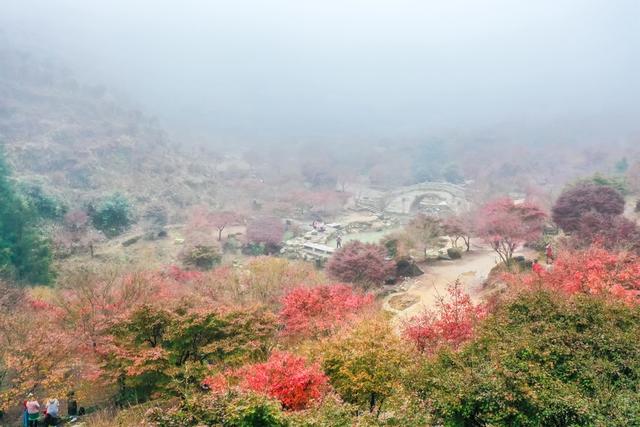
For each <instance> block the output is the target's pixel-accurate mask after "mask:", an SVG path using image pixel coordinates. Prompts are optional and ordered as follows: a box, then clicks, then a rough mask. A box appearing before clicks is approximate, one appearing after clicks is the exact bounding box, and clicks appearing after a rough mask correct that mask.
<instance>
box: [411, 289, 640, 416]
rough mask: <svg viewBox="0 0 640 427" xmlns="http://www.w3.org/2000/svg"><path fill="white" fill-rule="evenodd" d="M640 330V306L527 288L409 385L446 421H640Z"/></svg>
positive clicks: (425, 369) (442, 354)
mask: <svg viewBox="0 0 640 427" xmlns="http://www.w3.org/2000/svg"><path fill="white" fill-rule="evenodd" d="M639 334H640V310H639V309H638V307H637V306H636V305H633V306H629V305H624V304H623V303H612V302H607V301H605V300H604V299H601V298H598V297H592V296H585V295H579V296H577V297H574V298H566V297H565V296H564V295H560V294H555V293H553V292H549V291H535V292H526V293H523V294H521V295H520V296H518V297H516V298H515V299H513V300H512V301H509V302H507V303H504V304H503V305H502V306H500V307H499V308H498V309H497V310H496V311H495V313H494V314H493V315H492V316H490V317H489V318H488V319H487V320H486V321H485V322H484V323H483V324H482V325H481V327H480V329H479V331H478V332H477V336H476V337H475V339H474V340H473V341H472V342H471V343H470V344H469V345H467V346H466V347H465V348H463V350H462V351H460V352H459V353H455V352H451V351H449V350H445V351H442V352H441V353H440V354H438V356H437V358H436V359H435V360H434V362H433V363H426V364H425V367H424V369H423V371H422V374H421V376H420V379H419V380H417V381H413V382H412V383H413V384H416V385H417V390H418V391H419V393H420V394H421V396H423V398H424V399H428V400H429V401H430V402H432V404H433V412H434V415H435V416H436V418H437V419H439V420H440V422H442V423H443V424H445V425H451V426H454V425H456V426H462V425H519V426H578V425H579V426H589V425H608V426H614V425H620V426H622V425H637V424H638V423H640V394H638V379H639V378H640V345H639V344H638V340H637V337H638V336H639Z"/></svg>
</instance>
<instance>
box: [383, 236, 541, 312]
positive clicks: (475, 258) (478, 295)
mask: <svg viewBox="0 0 640 427" xmlns="http://www.w3.org/2000/svg"><path fill="white" fill-rule="evenodd" d="M516 255H525V256H526V257H528V258H531V257H533V256H535V252H534V251H532V250H529V249H525V250H520V251H518V252H517V253H516ZM498 262H499V258H498V255H497V254H496V253H495V252H494V251H493V250H491V249H490V248H489V247H488V246H484V245H475V244H474V245H472V248H471V252H466V253H464V254H463V257H462V259H458V260H452V261H444V260H443V261H437V262H434V263H429V264H421V265H420V267H421V268H422V270H423V271H424V272H425V274H423V275H422V276H419V277H415V278H413V279H408V281H407V282H405V284H404V285H403V286H404V288H405V289H406V290H404V291H400V292H394V293H392V294H390V295H388V296H387V297H386V298H385V299H384V301H383V308H384V309H385V310H387V311H389V312H391V313H394V314H395V318H394V321H395V322H396V323H397V324H400V323H402V322H403V321H405V320H408V319H409V318H411V317H413V316H415V315H416V314H418V313H420V312H422V311H423V310H425V309H431V308H433V307H434V306H435V304H436V302H437V300H438V298H439V297H441V296H444V295H446V291H447V286H448V285H449V283H452V282H454V281H455V280H456V279H459V280H460V282H461V283H462V284H463V286H464V290H465V291H466V292H467V293H468V294H469V295H470V296H471V298H472V300H474V301H475V302H478V301H480V300H482V298H483V297H484V296H485V295H486V294H487V290H486V289H483V287H482V284H483V283H484V281H485V280H486V279H487V276H488V275H489V273H490V272H491V269H492V268H493V267H495V266H496V265H497V264H498ZM401 296H402V297H403V298H406V299H408V300H415V303H414V304H412V305H409V306H408V307H406V308H402V309H400V310H398V309H395V308H393V307H392V306H391V304H389V302H390V300H391V299H393V298H394V297H401Z"/></svg>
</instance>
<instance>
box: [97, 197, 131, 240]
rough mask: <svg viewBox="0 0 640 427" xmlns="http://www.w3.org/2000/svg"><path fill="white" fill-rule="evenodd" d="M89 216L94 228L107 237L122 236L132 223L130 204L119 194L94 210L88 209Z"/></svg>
mask: <svg viewBox="0 0 640 427" xmlns="http://www.w3.org/2000/svg"><path fill="white" fill-rule="evenodd" d="M89 214H90V216H91V220H92V222H93V225H94V227H95V228H96V229H98V230H100V231H102V232H103V233H104V234H105V235H106V236H108V237H115V236H117V235H119V234H122V233H123V232H124V231H125V230H127V229H128V228H129V227H130V226H131V224H133V223H134V217H133V210H132V207H131V204H130V202H129V200H127V198H126V197H124V196H123V195H121V194H114V195H113V196H111V197H109V198H108V199H106V200H104V201H102V203H100V204H99V205H98V207H96V208H95V209H89Z"/></svg>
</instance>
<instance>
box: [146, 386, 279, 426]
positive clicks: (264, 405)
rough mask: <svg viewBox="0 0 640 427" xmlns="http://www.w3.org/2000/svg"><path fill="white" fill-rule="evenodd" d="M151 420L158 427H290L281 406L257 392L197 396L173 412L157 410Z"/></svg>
mask: <svg viewBox="0 0 640 427" xmlns="http://www.w3.org/2000/svg"><path fill="white" fill-rule="evenodd" d="M147 419H148V420H149V421H150V423H151V425H152V426H156V427H192V426H196V425H207V426H218V425H224V426H229V427H251V426H260V427H284V426H286V425H287V423H286V419H285V416H284V414H283V412H282V410H281V409H280V404H279V403H278V402H277V401H275V400H271V399H269V398H267V397H265V396H262V395H260V394H256V393H244V392H237V391H230V392H229V393H223V394H215V393H211V394H208V395H196V396H193V397H191V398H189V399H186V400H184V401H183V402H182V404H181V406H179V407H177V408H173V409H169V410H165V409H162V408H153V409H151V410H149V412H148V413H147Z"/></svg>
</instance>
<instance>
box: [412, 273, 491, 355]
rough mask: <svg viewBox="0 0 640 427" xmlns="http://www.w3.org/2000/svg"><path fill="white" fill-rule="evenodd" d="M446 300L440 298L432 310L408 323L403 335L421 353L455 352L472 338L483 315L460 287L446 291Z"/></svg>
mask: <svg viewBox="0 0 640 427" xmlns="http://www.w3.org/2000/svg"><path fill="white" fill-rule="evenodd" d="M447 293H448V295H449V297H448V299H445V298H440V299H439V301H438V302H437V308H436V310H434V311H430V310H427V311H425V312H423V313H422V314H419V315H417V316H415V317H413V318H412V319H411V320H409V322H408V324H407V325H406V326H405V328H404V335H405V336H406V337H407V338H408V339H409V340H411V341H412V342H413V343H415V345H416V346H417V347H418V349H419V350H420V351H422V352H425V353H429V354H432V353H433V352H435V351H436V350H438V349H439V348H441V347H444V346H447V347H450V348H453V349H454V350H455V349H457V348H458V347H459V346H460V345H461V344H462V343H464V342H466V341H468V340H469V339H471V338H472V337H473V331H474V327H475V325H476V324H477V323H478V321H479V320H481V319H483V318H484V317H485V316H486V308H485V307H484V306H483V305H475V304H473V302H472V301H471V298H470V297H469V295H468V294H467V293H465V292H464V291H463V290H462V285H461V284H460V283H459V282H455V283H453V284H451V285H449V287H448V289H447Z"/></svg>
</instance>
